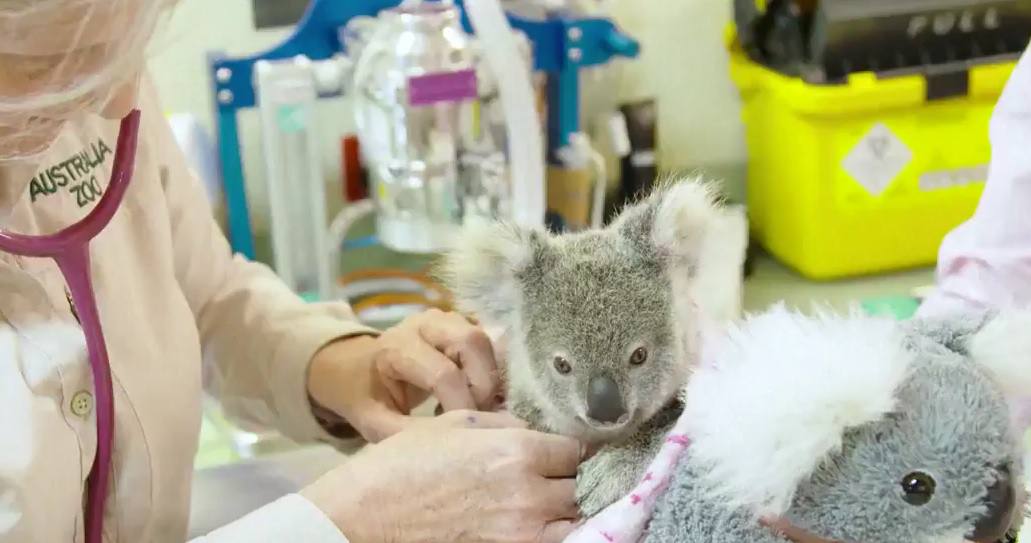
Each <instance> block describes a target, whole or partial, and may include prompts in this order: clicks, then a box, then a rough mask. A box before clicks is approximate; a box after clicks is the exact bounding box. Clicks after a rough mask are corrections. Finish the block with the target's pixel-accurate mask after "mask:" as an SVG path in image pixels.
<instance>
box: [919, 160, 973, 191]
mask: <svg viewBox="0 0 1031 543" xmlns="http://www.w3.org/2000/svg"><path fill="white" fill-rule="evenodd" d="M987 179H988V165H987V164H982V165H980V166H972V167H969V168H958V169H955V170H941V171H934V172H927V173H925V174H923V175H921V176H920V190H922V191H925V192H926V191H932V190H938V189H947V188H952V187H962V186H965V185H973V184H974V183H980V182H982V181H985V180H987Z"/></svg>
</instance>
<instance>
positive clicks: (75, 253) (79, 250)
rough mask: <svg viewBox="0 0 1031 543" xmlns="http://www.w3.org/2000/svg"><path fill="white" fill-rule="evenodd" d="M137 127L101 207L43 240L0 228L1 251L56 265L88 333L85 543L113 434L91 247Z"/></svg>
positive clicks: (126, 127) (123, 176)
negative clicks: (93, 431) (91, 421)
mask: <svg viewBox="0 0 1031 543" xmlns="http://www.w3.org/2000/svg"><path fill="white" fill-rule="evenodd" d="M139 127H140V112H139V110H133V111H131V112H130V113H129V114H128V115H126V116H125V117H124V118H123V119H122V123H121V126H120V127H119V129H118V144H117V146H116V147H115V158H114V165H113V167H112V169H111V180H110V182H109V183H108V185H107V189H106V191H105V192H104V195H103V197H101V199H100V203H98V204H97V206H96V207H95V208H93V210H92V211H90V213H89V215H87V216H86V217H85V218H84V219H82V220H80V221H79V222H77V223H75V224H73V225H71V226H68V227H67V228H65V229H63V230H61V231H60V232H57V233H56V234H50V235H46V236H25V235H21V234H14V233H10V232H5V231H3V230H0V250H2V251H5V252H8V253H11V254H15V255H20V256H31V257H44V258H52V259H54V261H55V262H57V266H58V268H60V270H61V274H62V275H63V276H64V280H65V282H66V283H67V284H68V290H69V292H70V294H71V298H72V303H73V304H74V305H75V308H76V312H77V314H78V317H79V322H80V323H81V324H82V329H83V332H84V333H85V335H86V350H87V352H88V354H89V361H90V367H91V368H92V370H93V388H94V396H95V397H96V417H97V454H96V456H95V457H94V459H93V467H92V468H91V469H90V474H89V477H88V479H87V482H86V484H87V494H86V495H87V498H86V510H85V511H86V518H85V524H86V543H101V537H102V534H103V531H104V499H105V497H106V496H107V486H108V478H109V476H110V473H111V448H112V445H113V442H114V433H115V405H114V395H113V388H112V385H111V362H110V360H109V359H108V356H107V343H106V342H105V340H104V331H103V330H102V329H101V325H100V314H99V312H98V311H97V299H96V295H95V294H94V292H93V283H92V281H91V279H90V255H89V243H90V241H92V240H93V238H95V237H96V236H97V234H99V233H100V232H101V231H102V230H103V229H104V227H106V226H107V224H108V223H109V222H111V217H113V216H114V214H115V211H116V210H117V209H118V206H119V205H121V203H122V199H123V197H124V196H125V191H126V189H127V188H128V187H129V182H130V180H132V174H133V169H134V167H135V164H136V141H137V136H138V134H139Z"/></svg>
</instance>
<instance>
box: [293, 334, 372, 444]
mask: <svg viewBox="0 0 1031 543" xmlns="http://www.w3.org/2000/svg"><path fill="white" fill-rule="evenodd" d="M376 349H377V347H376V337H375V336H371V335H360V336H352V337H346V338H341V339H337V340H334V341H331V342H329V343H327V344H326V345H325V346H323V347H322V348H321V349H319V350H318V351H317V352H316V353H315V355H314V356H312V359H311V363H310V364H309V366H308V378H307V387H308V398H309V401H310V403H311V404H312V413H313V414H314V415H315V418H316V419H317V420H319V422H320V424H322V426H323V428H325V429H326V431H327V432H329V433H331V434H333V435H338V437H339V434H341V433H343V434H344V436H343V437H356V436H357V432H355V431H354V422H353V421H349V420H347V419H346V418H345V417H344V416H343V413H344V411H346V409H345V406H344V404H343V401H345V400H346V396H347V394H346V392H345V391H343V390H341V388H340V384H341V383H349V382H353V381H354V379H353V377H352V375H353V372H355V371H367V370H368V368H369V364H370V363H371V361H372V358H373V356H375V353H376Z"/></svg>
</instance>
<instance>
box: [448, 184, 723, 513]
mask: <svg viewBox="0 0 1031 543" xmlns="http://www.w3.org/2000/svg"><path fill="white" fill-rule="evenodd" d="M719 212H720V210H719V209H718V208H717V207H716V205H715V204H714V199H713V196H712V191H711V190H710V187H709V185H708V184H705V183H702V182H700V181H698V180H693V179H692V180H684V181H679V182H676V181H673V182H667V183H663V184H660V185H659V186H658V188H657V189H656V190H654V191H653V192H652V193H651V194H650V195H649V196H648V197H647V198H645V199H643V200H642V201H640V202H638V203H636V204H634V205H631V206H629V207H627V208H626V209H625V210H623V212H622V213H621V214H620V215H619V217H617V219H616V220H614V221H613V223H612V224H611V225H610V226H608V227H607V228H604V229H595V230H589V231H585V232H580V233H570V234H564V235H553V234H550V233H547V232H545V231H543V230H532V229H524V228H519V227H516V226H513V225H511V224H505V223H497V224H492V225H489V226H487V227H485V228H482V229H479V230H473V229H470V230H468V231H467V232H466V233H465V234H464V236H463V238H462V239H461V240H460V242H459V243H458V244H457V247H458V248H457V249H455V250H454V251H452V252H450V253H449V254H448V255H447V256H446V258H445V261H444V265H443V267H442V269H441V270H440V271H441V273H440V275H441V277H442V279H443V280H444V282H445V283H446V284H447V285H448V287H449V288H450V290H451V291H452V292H453V293H454V296H455V299H456V301H457V305H458V307H459V309H461V310H463V311H466V312H469V313H472V314H473V315H474V316H476V317H477V318H478V319H479V320H480V321H481V322H483V323H484V324H485V325H488V326H497V327H502V328H504V329H505V330H506V337H507V351H508V356H507V361H506V362H505V364H504V367H503V368H501V372H502V374H503V378H504V381H505V383H506V388H507V390H506V403H507V407H508V409H509V410H510V411H511V412H512V413H513V414H515V415H516V416H518V417H520V418H522V419H524V420H526V421H528V422H529V423H530V425H531V427H533V428H535V429H538V430H541V431H547V432H554V433H559V434H563V435H568V436H572V437H575V438H577V439H580V440H582V441H584V442H586V443H588V444H590V445H592V446H594V447H600V448H599V450H598V452H597V453H596V454H595V455H594V456H593V457H592V458H591V459H590V460H588V461H587V462H585V463H584V464H583V465H582V466H581V468H580V472H579V475H578V484H577V494H578V502H579V504H580V507H581V509H582V510H583V512H584V513H585V514H586V515H591V514H594V513H595V512H597V511H599V510H600V509H602V508H603V507H605V506H607V505H609V504H610V503H612V502H614V501H615V500H617V499H618V498H620V497H621V496H623V495H624V494H625V493H626V492H628V491H629V489H630V488H631V487H632V486H633V484H634V483H635V481H636V480H637V479H638V478H639V477H640V476H641V475H642V474H643V470H644V468H645V467H646V465H647V463H648V461H649V460H650V459H651V458H652V457H653V456H654V453H655V452H656V451H657V450H658V447H659V446H661V443H662V437H663V436H664V435H665V433H666V432H667V430H668V429H669V427H670V426H671V425H672V424H673V422H675V421H676V419H677V416H678V415H679V413H680V404H679V402H678V393H679V392H680V390H681V389H682V388H683V385H684V383H685V382H686V379H687V375H688V371H689V368H690V365H691V363H692V362H693V360H694V358H695V356H696V344H695V343H696V342H695V341H694V339H695V333H696V328H697V322H696V317H695V312H694V308H693V303H692V302H691V300H690V299H689V296H688V294H687V292H688V288H687V287H688V286H689V285H690V282H691V279H692V277H693V275H694V273H695V270H696V269H697V266H698V262H697V257H698V253H699V252H700V250H701V243H702V240H703V238H704V235H705V230H706V227H707V225H708V224H709V223H710V221H711V220H712V219H714V218H715V217H716V214H717V213H719ZM639 348H643V349H645V350H646V360H645V361H644V363H643V364H640V365H633V364H631V363H630V360H631V357H632V356H633V355H634V353H635V351H637V350H638V349H639ZM556 357H562V358H563V359H564V360H566V361H568V364H569V367H570V368H571V370H572V371H571V372H569V373H568V374H561V373H560V372H559V371H557V369H556ZM601 378H604V379H610V380H611V382H614V383H615V385H616V386H617V387H618V391H619V394H620V397H621V399H622V403H623V407H624V408H625V413H626V417H625V418H626V419H627V420H626V421H625V422H623V423H622V424H620V423H618V422H617V423H616V424H595V423H592V422H589V421H588V419H589V417H588V414H587V413H588V411H589V407H588V405H587V404H588V403H589V402H588V400H587V397H588V392H589V388H590V386H591V385H592V380H596V379H601Z"/></svg>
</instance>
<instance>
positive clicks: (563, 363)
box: [553, 356, 573, 375]
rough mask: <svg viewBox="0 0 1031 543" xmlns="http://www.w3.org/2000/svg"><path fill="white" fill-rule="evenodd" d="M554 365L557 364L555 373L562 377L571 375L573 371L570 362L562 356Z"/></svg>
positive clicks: (557, 358)
mask: <svg viewBox="0 0 1031 543" xmlns="http://www.w3.org/2000/svg"><path fill="white" fill-rule="evenodd" d="M553 363H554V364H555V371H557V372H559V373H561V374H562V375H569V372H571V371H573V366H570V365H569V361H568V360H566V359H565V358H563V357H561V356H556V357H555V360H554V362H553Z"/></svg>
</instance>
